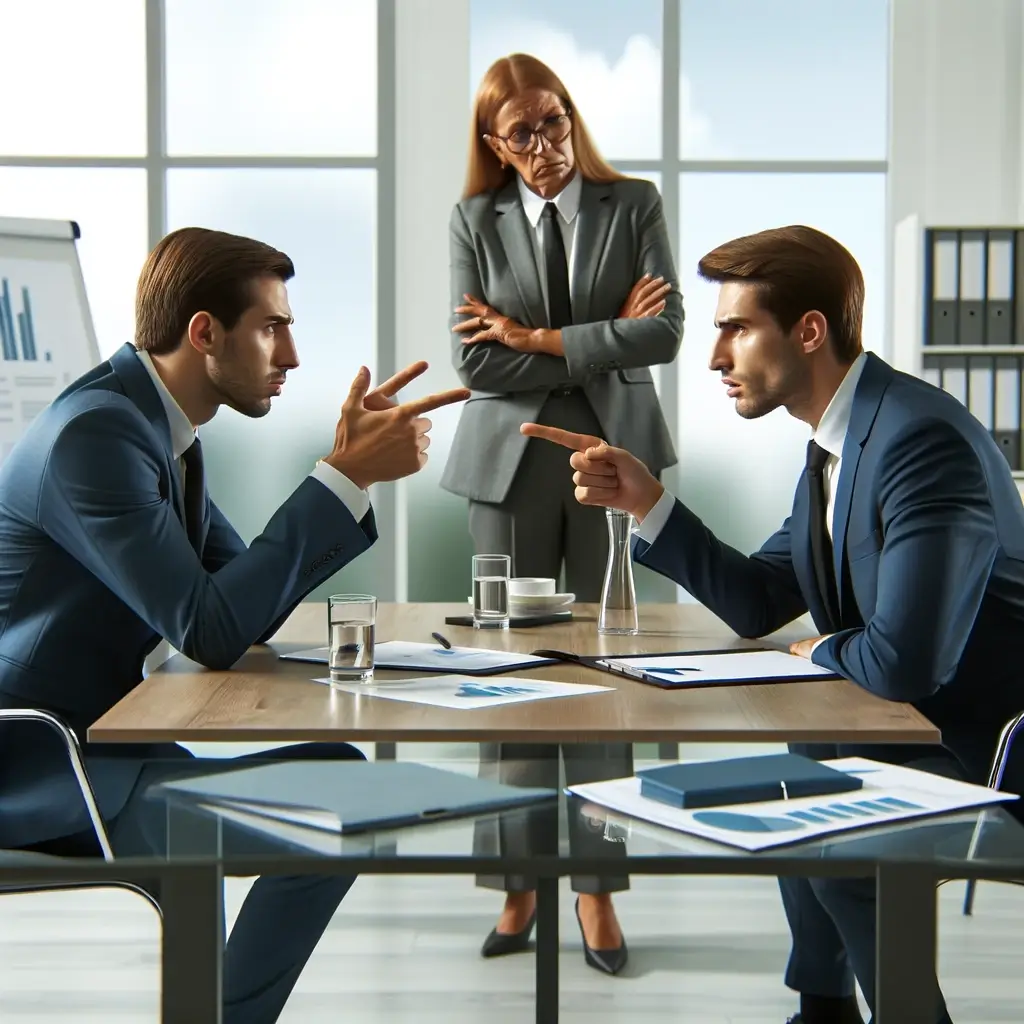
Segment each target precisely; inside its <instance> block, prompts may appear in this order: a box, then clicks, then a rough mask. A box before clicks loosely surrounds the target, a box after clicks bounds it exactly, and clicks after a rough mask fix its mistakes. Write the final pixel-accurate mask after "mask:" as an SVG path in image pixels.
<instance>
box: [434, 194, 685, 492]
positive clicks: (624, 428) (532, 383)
mask: <svg viewBox="0 0 1024 1024" xmlns="http://www.w3.org/2000/svg"><path fill="white" fill-rule="evenodd" d="M578 217H579V223H578V224H577V227H576V240H575V260H574V267H573V279H572V281H571V284H570V290H571V293H572V312H573V324H572V326H570V327H563V328H562V341H563V345H564V348H565V356H564V357H558V356H550V355H543V354H527V353H522V352H516V351H514V350H513V349H510V348H508V347H506V346H505V345H502V344H500V343H499V342H493V341H488V342H481V343H479V344H476V345H465V344H463V342H462V338H461V336H459V335H452V359H453V362H454V364H455V369H456V371H457V372H458V374H459V377H460V378H461V380H462V383H463V384H464V385H465V386H466V387H468V388H470V389H471V390H472V392H473V393H472V395H471V396H470V398H469V400H468V401H467V402H466V405H465V407H464V408H463V410H462V414H461V417H460V419H459V426H458V430H457V431H456V433H455V440H454V442H453V444H452V450H451V454H450V455H449V457H448V463H447V465H446V466H445V471H444V476H443V477H442V479H441V486H442V487H444V488H445V489H446V490H448V491H452V492H453V493H455V494H461V495H463V496H465V497H467V498H471V499H473V500H475V501H487V502H501V501H503V500H504V499H505V496H506V495H507V494H508V490H509V487H510V486H511V484H512V480H513V478H514V477H515V474H516V469H517V468H518V466H519V462H520V459H521V458H522V455H523V451H524V450H525V448H526V443H527V441H528V438H525V437H523V436H522V435H521V434H520V433H519V426H520V424H522V423H525V422H527V421H530V420H534V419H536V417H537V414H538V413H539V412H540V410H541V407H542V406H543V405H544V402H545V401H546V399H547V397H548V394H549V392H550V391H551V389H552V388H555V387H560V386H564V385H579V386H581V387H582V388H583V390H584V391H585V392H586V395H587V398H588V399H589V400H590V404H591V406H592V407H593V409H594V413H595V414H596V416H597V419H598V421H599V423H600V424H601V430H602V432H603V434H604V438H605V440H607V441H608V442H609V443H610V444H613V445H616V446H619V447H623V448H627V449H629V451H631V452H632V453H633V454H634V455H636V456H637V458H639V459H641V460H643V461H644V462H645V463H646V464H647V466H648V468H649V469H650V470H651V471H652V472H655V473H657V472H660V471H661V470H662V469H665V468H666V467H667V466H671V465H674V464H675V461H676V455H675V451H674V450H673V448H672V439H671V436H670V434H669V431H668V425H667V424H666V422H665V417H664V415H663V414H662V411H661V406H660V405H659V403H658V396H657V393H656V392H655V390H654V383H653V381H652V379H651V371H650V369H649V367H651V366H653V365H655V364H656V363H669V362H671V361H672V360H673V359H675V357H676V354H677V353H678V351H679V344H680V341H681V339H682V334H683V299H682V295H681V294H680V292H679V281H678V279H677V277H676V270H675V265H674V263H673V260H672V252H671V250H670V248H669V243H668V232H667V231H666V228H665V217H664V214H663V213H662V209H661V197H660V196H659V195H658V190H657V189H656V188H655V187H654V185H652V184H651V183H650V182H648V181H641V180H638V179H631V180H628V181H617V182H613V183H611V184H608V185H598V184H595V183H593V182H589V181H584V183H583V191H582V196H581V198H580V210H579V214H578ZM532 230H533V229H532V228H531V227H530V224H529V221H528V220H527V219H526V214H525V212H524V211H523V206H522V203H521V202H520V199H519V193H518V188H517V184H516V182H515V181H514V180H513V181H512V182H510V183H509V184H508V185H506V186H505V187H504V188H502V189H501V190H499V191H497V192H489V193H484V194H482V195H477V196H472V197H471V198H469V199H464V200H462V202H460V203H458V204H457V205H456V207H455V209H454V210H453V211H452V219H451V305H452V308H453V309H454V308H455V307H456V306H459V305H461V304H462V302H463V298H462V297H463V295H464V294H466V293H469V294H471V295H475V296H476V297H477V298H480V299H483V300H484V301H486V302H487V303H488V304H489V305H491V306H493V307H494V308H495V309H498V310H500V311H501V312H502V313H503V314H505V315H506V316H510V317H512V318H513V319H514V320H517V321H519V322H520V323H521V324H523V325H524V326H526V327H546V326H548V317H547V310H546V308H545V305H544V293H543V291H542V290H541V282H540V276H539V273H538V269H537V264H536V260H535V258H534V248H533V242H532V239H531V231H532ZM645 273H651V274H654V275H656V276H657V275H660V276H662V277H664V278H665V280H666V281H668V282H669V283H670V284H671V285H672V291H671V292H670V293H669V295H668V297H667V305H666V307H665V310H664V312H663V313H662V314H661V315H660V316H658V317H653V318H650V319H646V320H630V319H619V318H618V313H619V310H620V308H621V307H622V303H623V302H624V301H625V299H626V296H627V295H628V294H629V291H630V289H631V288H632V287H633V285H634V284H635V283H636V282H637V280H638V279H639V278H640V277H641V276H642V275H643V274H645ZM460 319H462V317H460V316H454V317H453V319H452V324H453V325H454V324H455V323H457V322H458V321H459V320H460Z"/></svg>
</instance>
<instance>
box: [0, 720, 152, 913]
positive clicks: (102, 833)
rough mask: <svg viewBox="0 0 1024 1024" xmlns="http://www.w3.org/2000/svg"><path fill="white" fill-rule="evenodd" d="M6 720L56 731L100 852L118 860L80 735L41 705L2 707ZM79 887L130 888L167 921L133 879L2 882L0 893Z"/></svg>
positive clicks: (107, 857)
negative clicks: (123, 880) (99, 804)
mask: <svg viewBox="0 0 1024 1024" xmlns="http://www.w3.org/2000/svg"><path fill="white" fill-rule="evenodd" d="M4 722H37V723H40V724H42V725H45V726H47V727H48V728H49V729H51V730H52V731H53V732H55V733H56V734H57V735H58V736H59V737H60V740H61V742H62V743H63V745H64V751H65V753H66V754H67V756H68V762H69V763H70V765H71V770H72V772H74V775H75V781H76V782H77V783H78V791H79V793H80V794H81V797H82V802H83V803H84V804H85V809H86V813H87V814H88V815H89V824H90V826H91V827H92V831H93V833H94V834H95V836H96V841H97V843H98V844H99V847H100V851H101V852H102V854H103V859H104V860H105V861H108V862H109V861H112V860H113V859H114V851H113V849H112V847H111V845H110V836H109V835H108V834H107V828H106V826H105V825H104V824H103V818H102V817H100V810H99V806H98V805H97V803H96V793H95V792H94V790H93V788H92V783H91V782H90V781H89V775H88V772H86V770H85V759H84V758H83V757H82V748H81V746H80V745H79V742H78V737H77V736H75V734H74V732H73V731H72V729H71V728H70V727H69V726H68V725H67V723H65V722H63V721H61V719H60V718H58V717H57V716H56V715H53V714H51V713H50V712H49V711H40V710H38V709H37V708H0V724H2V723H4ZM75 889H126V890H128V891H129V892H133V893H135V894H136V895H137V896H141V897H142V898H143V899H144V900H145V901H146V902H147V903H148V904H149V905H150V906H151V907H152V908H153V909H154V910H155V911H156V912H157V914H158V915H159V917H160V919H161V920H163V911H161V909H160V904H159V903H157V901H156V900H155V899H154V898H153V895H152V894H151V893H149V892H147V891H146V890H145V889H143V888H142V886H139V885H135V884H133V883H132V882H115V881H109V880H104V881H97V882H32V883H30V884H28V885H4V884H2V883H0V895H17V894H25V893H34V892H65V891H72V890H75Z"/></svg>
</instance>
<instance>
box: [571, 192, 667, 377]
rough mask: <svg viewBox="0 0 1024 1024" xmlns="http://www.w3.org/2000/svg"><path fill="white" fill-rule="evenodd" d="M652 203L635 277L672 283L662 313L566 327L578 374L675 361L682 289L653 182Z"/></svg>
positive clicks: (643, 217)
mask: <svg viewBox="0 0 1024 1024" xmlns="http://www.w3.org/2000/svg"><path fill="white" fill-rule="evenodd" d="M649 198H650V202H649V205H647V206H646V207H645V208H644V210H643V211H642V212H641V214H640V220H639V224H638V231H639V235H640V239H639V257H638V265H637V268H636V278H635V279H636V280H640V278H641V277H642V276H643V275H644V274H651V275H652V276H654V277H663V278H664V279H665V280H666V282H668V283H669V284H671V285H672V290H671V291H670V292H669V293H668V295H666V296H665V309H664V310H663V311H662V313H661V314H660V315H659V316H654V317H647V318H645V319H642V320H636V319H632V318H630V317H619V318H616V319H612V320H599V321H595V322H594V323H589V324H574V325H572V326H571V327H563V328H562V347H563V349H564V350H565V360H566V363H567V365H568V367H569V372H570V373H571V374H572V376H573V377H574V378H578V377H585V376H587V375H588V374H593V373H607V372H609V371H611V370H622V369H632V368H635V367H641V366H654V365H656V364H658V363H671V362H672V360H673V359H675V358H676V356H677V355H678V353H679V346H680V344H681V342H682V338H683V296H682V294H681V292H680V290H679V279H678V277H677V276H676V268H675V262H674V261H673V259H672V249H671V247H670V246H669V242H668V228H667V227H666V225H665V214H664V212H663V211H662V208H661V197H660V196H659V195H658V191H657V189H655V187H654V186H653V185H652V186H651V189H650V196H649Z"/></svg>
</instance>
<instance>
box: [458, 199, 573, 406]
mask: <svg viewBox="0 0 1024 1024" xmlns="http://www.w3.org/2000/svg"><path fill="white" fill-rule="evenodd" d="M449 272H450V280H451V308H452V309H453V310H454V309H455V307H456V306H461V305H463V304H464V303H465V299H464V298H463V296H464V295H475V296H476V297H477V298H478V299H483V300H485V301H486V299H487V296H486V295H485V294H484V287H483V283H482V281H481V278H480V266H479V264H478V262H477V254H476V250H475V249H474V248H473V242H472V238H471V236H470V231H469V227H468V226H467V224H466V220H465V218H464V217H463V215H462V210H461V209H459V207H458V206H456V207H455V209H454V210H453V211H452V219H451V261H450V264H449ZM466 319H468V317H466V316H464V315H461V314H457V313H453V315H452V318H451V326H452V327H454V326H455V324H457V323H460V322H462V321H463V320H466ZM463 337H464V336H463V335H460V334H455V333H453V334H452V336H451V346H452V364H453V365H454V367H455V371H456V373H458V375H459V379H460V380H461V381H462V383H463V385H464V386H465V387H467V388H472V389H473V390H474V391H490V392H492V393H494V394H512V393H515V392H517V391H536V390H540V389H548V390H550V389H551V388H556V387H560V386H562V385H566V384H573V383H576V384H579V383H582V378H581V379H580V380H574V379H573V375H572V373H571V372H570V370H569V365H568V363H567V362H566V361H565V359H564V358H562V357H561V356H551V355H547V354H546V353H543V352H538V353H530V352H516V351H515V349H511V348H509V347H508V346H507V345H502V344H501V342H500V341H482V342H479V343H477V344H475V345H466V344H465V343H464V342H463V340H462V339H463Z"/></svg>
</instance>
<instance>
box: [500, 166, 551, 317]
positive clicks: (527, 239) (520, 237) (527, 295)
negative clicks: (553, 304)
mask: <svg viewBox="0 0 1024 1024" xmlns="http://www.w3.org/2000/svg"><path fill="white" fill-rule="evenodd" d="M494 209H495V212H496V213H497V223H498V237H499V238H500V239H501V244H502V246H503V247H504V249H505V256H506V258H507V259H508V266H509V270H511V271H512V276H513V277H514V278H515V282H516V288H518V290H519V297H520V299H522V302H523V309H525V310H526V314H527V318H528V319H529V321H530V322H529V323H528V324H526V325H525V326H527V327H546V326H547V324H548V311H547V307H546V306H545V305H544V292H543V291H542V289H541V285H540V274H539V273H538V271H537V260H536V259H535V257H534V247H533V239H532V237H531V232H532V231H533V228H532V227H530V222H529V221H528V220H527V219H526V214H525V213H524V212H523V204H522V203H521V202H520V201H519V191H518V185H517V184H516V181H515V179H513V180H512V181H511V182H510V183H509V184H508V185H506V186H505V187H504V188H503V189H502V190H501V191H500V192H499V193H498V195H497V198H496V199H495V201H494Z"/></svg>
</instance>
